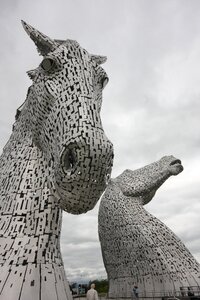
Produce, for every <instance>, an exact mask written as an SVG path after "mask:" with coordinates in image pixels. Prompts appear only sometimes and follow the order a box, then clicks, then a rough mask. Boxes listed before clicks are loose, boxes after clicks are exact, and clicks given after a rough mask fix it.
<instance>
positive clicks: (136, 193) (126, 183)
mask: <svg viewBox="0 0 200 300" xmlns="http://www.w3.org/2000/svg"><path fill="white" fill-rule="evenodd" d="M182 171H183V166H182V164H181V161H180V160H179V159H176V158H175V157H174V156H172V155H170V156H164V157H162V158H161V159H160V160H158V161H156V162H154V163H151V164H149V165H147V166H145V167H143V168H140V169H137V170H134V171H132V170H125V171H124V172H123V173H122V174H121V175H119V176H118V177H117V178H116V179H115V181H116V182H117V183H118V184H119V187H120V189H121V191H122V193H123V194H124V196H126V197H134V198H135V197H139V198H140V201H141V204H142V205H145V204H147V203H148V202H149V201H151V199H152V198H153V196H154V195H155V193H156V191H157V189H158V188H159V187H160V186H161V185H162V184H163V183H164V182H165V181H166V180H167V179H168V178H169V177H170V176H172V175H178V174H179V173H180V172H182Z"/></svg>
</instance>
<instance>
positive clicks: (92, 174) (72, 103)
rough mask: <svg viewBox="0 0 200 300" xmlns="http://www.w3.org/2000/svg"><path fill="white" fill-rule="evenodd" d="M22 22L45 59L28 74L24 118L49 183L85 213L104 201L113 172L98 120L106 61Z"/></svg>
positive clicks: (64, 203)
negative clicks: (44, 163)
mask: <svg viewBox="0 0 200 300" xmlns="http://www.w3.org/2000/svg"><path fill="white" fill-rule="evenodd" d="M22 24H23V27H24V29H25V30H26V32H27V33H28V35H29V36H30V38H31V39H32V40H33V41H34V43H35V44H36V46H37V49H38V51H39V53H40V54H41V55H42V56H43V60H42V62H41V64H40V66H39V67H38V68H37V69H35V70H31V71H29V72H28V75H29V76H30V78H31V79H32V80H33V84H32V86H31V87H30V88H29V92H28V96H27V100H26V102H25V104H24V106H23V110H22V112H21V115H24V116H25V117H26V120H27V122H26V127H27V130H29V131H31V133H32V139H33V143H34V144H35V145H36V146H37V147H38V148H39V149H40V150H41V151H42V152H43V153H44V155H45V157H46V159H47V160H48V164H49V167H50V169H51V171H52V172H50V174H49V179H50V182H51V185H52V189H55V190H56V191H57V194H58V197H60V205H61V208H62V209H64V210H66V211H68V212H70V213H74V214H79V213H83V212H86V211H88V210H90V209H92V208H93V207H94V205H95V204H96V202H97V201H98V199H99V198H100V196H101V194H102V192H103V191H104V189H105V187H106V183H107V181H108V179H109V176H110V173H111V168H112V160H113V146H112V144H111V142H110V141H109V140H108V139H107V137H106V135H105V133H104V131H103V128H102V124H101V119H100V109H101V103H102V90H103V88H104V86H105V85H106V83H107V81H108V77H107V74H106V73H105V71H104V70H103V68H102V67H101V66H100V64H101V63H103V62H105V61H106V57H104V56H97V55H90V54H89V53H88V52H87V51H86V50H84V49H83V48H81V47H80V45H79V44H78V43H77V42H76V41H73V40H66V41H61V40H52V39H50V38H49V37H48V36H46V35H44V34H42V33H41V32H39V31H38V30H36V29H34V28H33V27H31V26H30V25H28V24H26V23H25V22H23V21H22ZM20 117H22V116H20ZM19 122H20V120H19Z"/></svg>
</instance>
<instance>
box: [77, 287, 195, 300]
mask: <svg viewBox="0 0 200 300" xmlns="http://www.w3.org/2000/svg"><path fill="white" fill-rule="evenodd" d="M98 296H99V300H122V299H124V300H137V299H138V300H142V299H144V300H145V299H151V300H154V299H155V300H158V299H161V300H200V287H198V286H191V287H181V288H180V290H179V291H175V292H154V291H151V292H144V293H142V292H141V293H139V297H138V298H136V297H135V296H134V295H132V297H119V298H109V297H108V296H107V295H106V294H99V295H98ZM73 298H74V300H83V299H84V298H86V294H83V295H73Z"/></svg>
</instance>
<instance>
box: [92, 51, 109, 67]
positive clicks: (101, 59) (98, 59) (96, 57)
mask: <svg viewBox="0 0 200 300" xmlns="http://www.w3.org/2000/svg"><path fill="white" fill-rule="evenodd" d="M91 58H92V59H93V60H94V61H96V63H97V64H98V65H101V64H104V63H105V62H106V60H107V57H106V56H100V55H94V54H91Z"/></svg>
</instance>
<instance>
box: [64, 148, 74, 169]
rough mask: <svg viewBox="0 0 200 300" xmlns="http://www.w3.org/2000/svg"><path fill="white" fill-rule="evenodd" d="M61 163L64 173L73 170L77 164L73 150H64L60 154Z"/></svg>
mask: <svg viewBox="0 0 200 300" xmlns="http://www.w3.org/2000/svg"><path fill="white" fill-rule="evenodd" d="M61 161H62V167H63V170H64V172H65V173H66V172H69V171H71V170H73V169H74V167H75V165H76V162H77V157H76V152H75V149H70V148H68V149H66V150H65V151H64V153H63V154H62V160H61Z"/></svg>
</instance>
